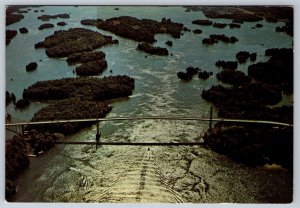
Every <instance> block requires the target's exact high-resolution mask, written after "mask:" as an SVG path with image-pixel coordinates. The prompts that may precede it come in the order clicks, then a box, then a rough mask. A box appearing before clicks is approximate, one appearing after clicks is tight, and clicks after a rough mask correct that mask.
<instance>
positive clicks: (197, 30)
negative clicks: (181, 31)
mask: <svg viewBox="0 0 300 208" xmlns="http://www.w3.org/2000/svg"><path fill="white" fill-rule="evenodd" d="M193 33H195V34H201V33H202V30H201V29H195V30H193Z"/></svg>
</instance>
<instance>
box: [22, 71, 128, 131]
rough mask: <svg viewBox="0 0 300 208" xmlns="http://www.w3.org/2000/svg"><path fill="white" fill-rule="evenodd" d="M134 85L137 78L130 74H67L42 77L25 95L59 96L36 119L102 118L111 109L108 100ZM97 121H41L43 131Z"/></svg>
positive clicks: (77, 127)
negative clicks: (43, 79)
mask: <svg viewBox="0 0 300 208" xmlns="http://www.w3.org/2000/svg"><path fill="white" fill-rule="evenodd" d="M133 89H134V79H132V78H130V77H127V76H112V77H104V78H101V79H99V78H82V77H81V78H64V79H60V80H49V81H39V82H37V83H35V84H34V85H32V86H30V87H29V88H28V89H25V90H24V92H23V98H24V99H30V100H56V101H52V102H51V103H50V105H49V106H47V107H45V108H42V109H41V110H40V111H38V112H37V113H36V114H35V115H34V117H33V119H32V121H47V120H64V119H83V118H101V117H104V116H105V115H106V114H107V113H108V112H109V111H110V110H111V106H110V105H109V103H108V102H107V100H111V99H115V98H120V97H127V96H129V95H131V94H132V91H133ZM93 123H94V122H81V123H64V124H53V125H52V124H51V125H39V126H37V127H34V128H35V129H36V130H38V131H39V132H46V131H49V132H59V133H63V134H72V133H75V132H77V131H78V130H80V129H81V128H84V127H87V126H90V125H91V124H93Z"/></svg>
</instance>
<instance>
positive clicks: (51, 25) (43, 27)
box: [38, 23, 54, 30]
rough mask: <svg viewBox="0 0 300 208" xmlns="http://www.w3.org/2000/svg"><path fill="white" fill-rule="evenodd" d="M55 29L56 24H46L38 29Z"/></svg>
mask: <svg viewBox="0 0 300 208" xmlns="http://www.w3.org/2000/svg"><path fill="white" fill-rule="evenodd" d="M52 27H54V24H52V23H46V24H42V25H40V26H39V27H38V29H39V30H44V29H47V28H52Z"/></svg>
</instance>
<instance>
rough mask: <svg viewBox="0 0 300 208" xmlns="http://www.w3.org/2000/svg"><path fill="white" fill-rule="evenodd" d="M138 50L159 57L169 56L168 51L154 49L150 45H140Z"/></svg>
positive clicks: (158, 48)
mask: <svg viewBox="0 0 300 208" xmlns="http://www.w3.org/2000/svg"><path fill="white" fill-rule="evenodd" d="M137 49H138V50H141V51H144V52H146V53H149V54H151V55H158V56H168V55H169V51H168V49H166V48H162V47H154V46H152V45H150V44H149V43H139V44H138V47H137Z"/></svg>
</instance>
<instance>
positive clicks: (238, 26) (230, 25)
mask: <svg viewBox="0 0 300 208" xmlns="http://www.w3.org/2000/svg"><path fill="white" fill-rule="evenodd" d="M228 25H229V28H231V29H232V28H241V25H240V24H236V23H230V24H228Z"/></svg>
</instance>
